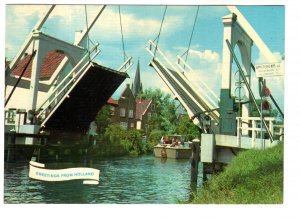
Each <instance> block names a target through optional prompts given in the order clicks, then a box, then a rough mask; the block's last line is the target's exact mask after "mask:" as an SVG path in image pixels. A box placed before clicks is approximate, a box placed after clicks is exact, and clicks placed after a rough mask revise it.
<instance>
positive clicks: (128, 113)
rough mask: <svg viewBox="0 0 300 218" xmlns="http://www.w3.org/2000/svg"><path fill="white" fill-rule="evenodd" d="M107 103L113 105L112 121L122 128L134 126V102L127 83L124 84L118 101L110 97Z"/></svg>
mask: <svg viewBox="0 0 300 218" xmlns="http://www.w3.org/2000/svg"><path fill="white" fill-rule="evenodd" d="M112 101H113V102H115V104H114V105H115V106H113V105H112ZM107 103H108V104H110V105H111V106H113V112H112V118H111V122H112V123H115V124H120V126H121V127H122V128H124V129H128V128H136V121H135V117H136V102H135V98H134V96H133V93H132V91H131V89H130V87H129V84H127V85H126V88H125V89H124V91H123V93H122V94H121V96H120V98H119V100H118V101H115V100H113V99H111V102H110V103H109V102H107Z"/></svg>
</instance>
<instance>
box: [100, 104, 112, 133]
mask: <svg viewBox="0 0 300 218" xmlns="http://www.w3.org/2000/svg"><path fill="white" fill-rule="evenodd" d="M110 118H111V108H110V105H104V106H103V107H102V108H101V110H100V111H99V112H98V113H97V116H96V124H97V132H98V134H99V135H100V136H103V135H104V133H105V129H106V128H107V127H108V126H109V125H110V124H111V121H110Z"/></svg>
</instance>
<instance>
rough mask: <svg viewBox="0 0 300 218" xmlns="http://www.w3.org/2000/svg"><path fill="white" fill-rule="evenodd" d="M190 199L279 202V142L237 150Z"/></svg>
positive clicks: (281, 161)
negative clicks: (265, 146)
mask: <svg viewBox="0 0 300 218" xmlns="http://www.w3.org/2000/svg"><path fill="white" fill-rule="evenodd" d="M192 203H195V204H282V203H283V145H277V146H275V147H273V148H270V149H266V150H264V151H263V150H248V151H244V152H241V153H240V154H239V155H238V156H237V157H236V158H235V159H234V160H232V162H231V163H230V164H229V165H228V166H227V167H226V168H225V170H224V171H223V172H222V173H220V174H218V175H215V176H213V177H212V178H211V179H210V180H209V181H208V182H207V183H206V184H205V185H204V187H203V188H202V189H200V190H199V191H198V195H197V196H195V199H194V201H193V202H192Z"/></svg>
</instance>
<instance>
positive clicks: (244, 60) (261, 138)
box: [146, 6, 284, 174]
mask: <svg viewBox="0 0 300 218" xmlns="http://www.w3.org/2000/svg"><path fill="white" fill-rule="evenodd" d="M228 9H229V11H230V12H231V14H229V15H227V16H224V17H222V21H223V25H224V36H223V62H222V72H221V73H222V78H221V89H220V98H218V96H217V95H216V94H215V93H214V92H213V91H212V90H211V89H210V88H209V86H207V85H206V84H205V83H203V82H202V81H201V80H200V84H199V87H200V90H199V89H196V88H195V87H194V85H193V84H192V83H191V81H189V79H188V74H189V72H193V69H192V68H191V67H190V66H189V65H188V64H187V63H186V61H185V60H183V58H182V56H178V55H177V59H178V62H177V63H175V64H173V63H172V62H171V61H170V60H169V59H168V58H167V57H166V55H165V54H164V53H163V52H162V51H161V50H160V48H159V47H158V45H157V44H158V41H159V36H160V32H161V28H162V24H163V21H164V16H165V13H164V16H163V19H162V24H161V28H160V31H159V34H158V36H157V38H156V39H155V40H157V41H156V42H157V44H155V43H154V41H155V40H154V41H151V40H149V41H148V46H147V47H146V50H147V51H148V52H149V54H150V55H151V56H152V60H151V61H150V63H149V65H150V66H151V67H153V68H154V70H155V71H156V72H157V74H158V75H159V76H160V77H161V79H162V80H163V81H164V83H165V84H166V85H167V87H168V88H169V90H170V91H171V92H172V93H173V94H174V96H175V98H176V99H178V100H179V101H180V103H181V104H182V106H183V107H184V108H185V109H186V111H187V113H188V116H189V118H190V119H191V120H193V123H194V124H195V125H197V126H198V127H199V128H200V129H201V130H202V134H201V162H202V163H203V166H204V169H203V172H204V174H206V173H207V174H211V173H213V172H216V171H218V170H222V168H223V166H224V165H226V164H227V163H229V162H230V161H231V160H232V159H233V158H234V156H235V155H236V154H237V153H238V152H239V151H240V150H241V149H266V148H269V147H272V146H274V145H275V144H277V143H279V142H278V141H282V140H283V128H284V126H283V125H281V124H276V120H275V118H274V117H267V116H266V115H265V114H264V111H263V106H262V105H263V104H262V103H261V105H258V103H257V99H259V97H255V96H254V92H253V90H252V88H251V73H252V71H254V72H255V68H254V66H253V63H252V60H251V49H252V45H253V44H255V45H256V46H257V48H258V50H259V51H260V52H261V53H262V54H263V55H264V57H265V58H266V59H267V60H268V62H270V63H276V62H279V61H278V60H277V59H276V58H275V57H274V55H273V54H272V52H271V51H270V50H269V48H268V47H267V46H266V44H265V43H264V42H263V40H262V39H261V38H260V37H259V35H258V34H257V33H256V32H255V30H254V29H253V28H252V26H251V25H250V24H249V23H248V22H247V20H246V19H245V18H244V17H243V15H242V14H241V13H240V12H239V11H238V9H237V8H236V7H234V6H228ZM165 11H166V10H165ZM197 13H198V11H197ZM196 17H197V15H196ZM195 22H196V19H195ZM194 26H195V24H194ZM193 28H194V27H193ZM192 33H193V31H192ZM190 41H191V39H190ZM235 47H238V49H239V51H240V54H241V56H240V58H241V63H240V61H239V60H238V58H237V56H236V54H235V53H234V48H235ZM188 50H189V48H188ZM188 50H187V52H186V53H188ZM233 63H235V64H236V66H237V68H238V71H237V75H238V78H239V81H238V82H239V84H242V83H243V85H244V86H245V88H246V89H244V91H245V94H244V96H243V98H242V97H241V92H240V91H239V92H238V95H237V96H234V95H233V94H232V91H231V89H232V87H231V86H232V84H231V77H232V74H233V69H232V68H233V67H232V65H233ZM182 66H183V67H182ZM186 68H187V69H188V70H185V69H186ZM200 79H201V78H200ZM257 79H258V81H259V84H260V85H261V84H263V83H262V81H265V80H264V78H262V77H259V78H257ZM262 86H263V85H262ZM197 88H198V87H197ZM259 93H260V98H261V100H262V99H263V97H264V98H265V97H266V96H267V95H270V93H269V94H266V93H267V92H266V89H265V88H261V89H260V90H259ZM270 98H271V100H272V101H273V104H274V105H275V107H276V109H277V111H278V112H279V113H280V115H281V116H282V118H283V117H284V114H283V113H282V111H281V110H280V108H279V106H278V104H277V103H276V101H275V99H274V98H273V96H272V95H270ZM252 108H254V109H255V110H256V111H257V112H258V114H259V117H251V116H250V114H251V110H252ZM264 110H265V113H266V110H269V109H264ZM275 129H276V130H277V131H276V130H275ZM278 130H279V131H278Z"/></svg>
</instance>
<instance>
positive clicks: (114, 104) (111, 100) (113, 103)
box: [106, 97, 118, 106]
mask: <svg viewBox="0 0 300 218" xmlns="http://www.w3.org/2000/svg"><path fill="white" fill-rule="evenodd" d="M106 103H107V104H110V105H112V106H118V101H116V100H114V99H113V98H112V97H110V98H109V99H108V100H107V102H106Z"/></svg>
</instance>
